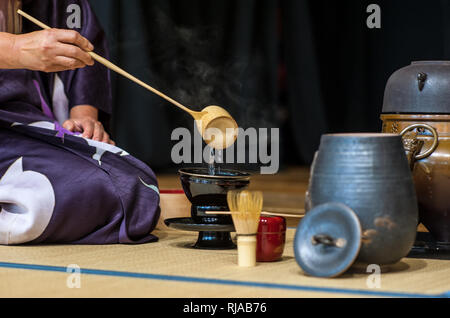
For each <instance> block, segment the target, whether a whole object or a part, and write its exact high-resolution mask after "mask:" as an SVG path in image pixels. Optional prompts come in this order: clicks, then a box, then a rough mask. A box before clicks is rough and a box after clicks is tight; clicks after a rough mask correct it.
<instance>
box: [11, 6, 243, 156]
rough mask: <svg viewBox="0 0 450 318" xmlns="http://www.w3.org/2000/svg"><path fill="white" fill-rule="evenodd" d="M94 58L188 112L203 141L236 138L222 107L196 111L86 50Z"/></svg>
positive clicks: (223, 142)
mask: <svg viewBox="0 0 450 318" xmlns="http://www.w3.org/2000/svg"><path fill="white" fill-rule="evenodd" d="M17 13H18V14H20V15H21V16H23V17H24V18H26V19H28V20H30V21H31V22H33V23H34V24H36V25H38V26H39V27H41V28H43V29H50V27H49V26H47V25H46V24H44V23H42V22H41V21H39V20H37V19H36V18H34V17H32V16H30V15H29V14H27V13H25V12H23V11H22V10H20V9H19V10H17ZM87 53H88V54H89V55H90V56H91V57H92V58H93V59H94V60H96V61H97V62H99V63H101V64H103V65H104V66H106V67H107V68H109V69H110V70H112V71H114V72H117V73H119V74H120V75H122V76H124V77H126V78H128V79H129V80H131V81H133V82H135V83H137V84H139V85H141V86H142V87H144V88H146V89H148V90H149V91H151V92H152V93H155V94H156V95H158V96H160V97H162V98H164V99H165V100H167V101H168V102H170V103H172V104H173V105H175V106H177V107H179V108H181V109H182V110H184V111H185V112H187V113H189V114H190V115H191V116H192V117H193V118H194V120H195V124H196V126H197V129H198V131H199V132H200V133H201V135H202V138H203V139H204V140H205V142H206V143H207V144H208V145H209V146H210V147H211V148H214V149H219V150H221V149H225V148H228V147H230V146H231V145H233V144H234V142H235V141H236V138H237V133H238V130H237V128H238V125H237V123H236V121H235V120H234V119H233V117H231V115H230V114H229V113H228V112H227V111H226V110H225V109H223V108H222V107H219V106H208V107H205V108H204V109H203V110H202V111H200V112H196V111H193V110H191V109H189V108H187V107H186V106H184V105H182V104H180V103H179V102H177V101H175V100H174V99H172V98H170V97H169V96H167V95H165V94H163V93H161V92H160V91H158V90H156V89H154V88H153V87H151V86H150V85H148V84H146V83H144V82H142V81H141V80H139V79H138V78H136V77H134V76H133V75H131V74H130V73H128V72H126V71H124V70H123V69H121V68H120V67H118V66H117V65H115V64H113V63H111V62H110V61H108V60H107V59H105V58H104V57H101V56H100V55H98V54H96V53H94V52H87Z"/></svg>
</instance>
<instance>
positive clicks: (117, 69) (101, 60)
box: [17, 9, 195, 116]
mask: <svg viewBox="0 0 450 318" xmlns="http://www.w3.org/2000/svg"><path fill="white" fill-rule="evenodd" d="M17 13H18V14H20V15H21V16H23V17H24V18H26V19H28V20H30V21H31V22H33V23H34V24H36V25H38V26H40V27H41V28H43V29H47V30H48V29H50V27H49V26H48V25H46V24H45V23H42V22H41V21H39V20H38V19H36V18H34V17H32V16H31V15H29V14H27V13H25V12H23V11H22V10H20V9H18V10H17ZM87 53H88V54H89V55H90V56H92V58H93V59H94V60H96V61H97V62H99V63H101V64H103V65H104V66H106V67H107V68H109V69H110V70H112V71H114V72H116V73H119V74H120V75H122V76H124V77H126V78H128V79H129V80H131V81H133V82H135V83H136V84H138V85H141V86H142V87H144V88H146V89H148V90H149V91H151V92H152V93H155V94H156V95H158V96H160V97H162V98H164V99H165V100H167V101H168V102H170V103H172V104H174V105H175V106H177V107H179V108H181V109H182V110H184V111H186V112H188V113H189V114H191V115H192V116H194V114H195V112H194V111H192V110H190V109H189V108H187V107H186V106H183V105H182V104H180V103H179V102H177V101H176V100H174V99H172V98H170V97H169V96H167V95H165V94H163V93H161V92H160V91H158V90H156V89H154V88H153V87H151V86H150V85H148V84H146V83H144V82H143V81H141V80H140V79H138V78H136V77H134V76H133V75H131V74H130V73H128V72H126V71H125V70H123V69H121V68H120V67H118V66H117V65H115V64H113V63H111V62H110V61H108V60H107V59H105V58H104V57H101V56H100V55H98V54H96V53H94V52H87Z"/></svg>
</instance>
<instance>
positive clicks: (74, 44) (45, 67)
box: [13, 29, 94, 72]
mask: <svg viewBox="0 0 450 318" xmlns="http://www.w3.org/2000/svg"><path fill="white" fill-rule="evenodd" d="M13 48H14V49H13V54H15V57H14V58H15V59H16V60H17V61H16V62H17V63H16V64H17V65H18V66H20V68H24V69H29V70H34V71H43V72H60V71H66V70H72V69H76V68H82V67H85V66H86V65H93V64H94V60H93V59H92V57H91V56H90V55H89V54H88V53H86V51H92V50H93V49H94V47H93V45H92V44H91V43H90V42H89V41H88V40H87V39H86V38H85V37H83V36H81V35H80V34H79V33H78V32H76V31H73V30H62V29H49V30H42V31H36V32H31V33H26V34H21V35H16V36H15V37H14V45H13Z"/></svg>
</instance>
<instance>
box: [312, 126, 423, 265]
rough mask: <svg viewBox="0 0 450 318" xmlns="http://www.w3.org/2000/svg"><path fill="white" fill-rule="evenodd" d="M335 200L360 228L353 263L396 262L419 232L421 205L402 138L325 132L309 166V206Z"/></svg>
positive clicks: (389, 135) (405, 252)
mask: <svg viewBox="0 0 450 318" xmlns="http://www.w3.org/2000/svg"><path fill="white" fill-rule="evenodd" d="M330 202H337V203H342V204H345V205H346V206H348V207H350V208H351V209H352V210H353V211H354V212H355V213H356V215H357V216H358V218H359V221H360V224H361V228H362V244H361V249H360V252H359V255H358V258H357V259H356V263H355V265H356V266H358V265H367V264H378V265H389V264H394V263H397V262H398V261H399V260H400V259H401V258H403V257H405V256H406V255H407V254H408V253H409V251H410V250H411V248H412V246H413V244H414V240H415V237H416V230H417V223H418V207H417V199H416V194H415V189H414V185H413V180H412V175H411V171H410V169H409V165H408V160H407V158H406V155H405V150H404V148H403V144H402V139H401V137H400V136H399V135H396V134H330V135H323V136H322V139H321V143H320V147H319V150H318V152H317V153H316V157H315V159H314V163H313V166H312V168H311V176H310V183H309V189H308V192H307V199H306V210H307V211H308V210H310V209H312V208H314V207H316V206H318V205H321V204H325V203H330Z"/></svg>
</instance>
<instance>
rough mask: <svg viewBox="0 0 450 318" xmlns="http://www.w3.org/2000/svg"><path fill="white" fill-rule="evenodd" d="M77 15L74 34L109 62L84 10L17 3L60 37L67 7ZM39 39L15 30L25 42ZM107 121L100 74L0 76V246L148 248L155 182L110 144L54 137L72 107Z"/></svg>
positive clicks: (28, 0) (82, 1) (106, 93)
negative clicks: (96, 113)
mask: <svg viewBox="0 0 450 318" xmlns="http://www.w3.org/2000/svg"><path fill="white" fill-rule="evenodd" d="M70 4H77V5H79V6H80V8H81V29H76V30H77V31H78V32H80V33H81V34H82V35H83V36H85V37H86V38H88V39H89V40H90V41H91V43H92V44H93V45H94V46H95V52H96V53H98V54H100V55H102V56H105V57H108V56H107V53H108V52H107V48H106V40H105V37H104V34H103V32H102V30H101V28H100V26H99V23H98V21H97V19H96V17H95V15H94V13H93V12H92V10H91V8H90V7H89V4H88V2H87V1H86V0H39V1H36V0H24V1H23V2H22V5H23V10H24V11H25V12H27V13H29V14H31V15H32V16H34V17H36V18H37V19H39V20H41V21H43V22H44V23H45V24H47V25H50V26H52V27H56V28H64V29H67V24H66V21H67V18H68V16H69V15H70V13H67V7H68V6H69V5H70ZM36 30H39V28H38V27H35V26H34V25H32V24H31V23H29V22H28V21H25V20H23V32H24V33H26V32H31V31H36ZM86 104H87V105H92V106H94V107H96V108H98V109H99V114H100V116H101V117H100V118H106V117H107V116H108V115H109V114H110V111H111V89H110V78H109V72H108V70H107V69H106V68H105V67H104V66H102V65H101V64H99V63H96V64H95V65H94V66H92V67H89V66H88V67H85V68H83V69H78V70H74V71H66V72H59V73H48V74H47V73H41V72H35V71H29V70H0V207H1V211H0V244H22V243H30V244H38V243H74V244H111V243H145V242H151V241H156V240H157V238H156V237H155V236H153V235H152V234H150V233H151V232H152V231H153V229H154V228H155V226H156V224H157V221H158V218H159V214H160V209H159V192H158V187H157V180H156V176H155V174H154V173H153V171H152V170H151V169H150V168H149V167H148V166H147V165H145V164H144V163H143V162H141V161H139V160H138V159H136V158H134V157H132V156H131V155H129V154H128V153H127V152H126V151H124V150H122V149H120V148H119V147H115V146H112V145H109V144H105V143H102V142H97V141H93V140H88V139H85V138H82V137H80V136H79V135H76V134H73V133H71V132H69V131H67V130H65V129H63V128H62V127H61V124H62V122H63V121H64V120H65V119H67V118H68V113H69V110H70V109H71V108H72V107H74V106H76V105H86Z"/></svg>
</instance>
